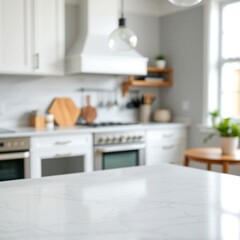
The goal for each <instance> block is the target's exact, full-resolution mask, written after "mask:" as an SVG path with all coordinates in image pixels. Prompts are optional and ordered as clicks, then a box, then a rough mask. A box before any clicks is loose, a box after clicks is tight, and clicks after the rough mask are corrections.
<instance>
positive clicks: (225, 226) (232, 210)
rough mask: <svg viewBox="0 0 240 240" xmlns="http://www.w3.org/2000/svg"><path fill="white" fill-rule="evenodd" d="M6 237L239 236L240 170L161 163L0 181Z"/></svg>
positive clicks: (0, 223) (181, 239) (212, 239)
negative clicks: (230, 171) (223, 171)
mask: <svg viewBox="0 0 240 240" xmlns="http://www.w3.org/2000/svg"><path fill="white" fill-rule="evenodd" d="M0 239H1V240H34V239H36V240H123V239H124V240H175V239H177V240H208V239H209V240H220V239H226V240H229V239H231V240H235V239H236V240H239V239H240V178H239V177H236V176H232V175H227V174H219V173H215V172H207V171H204V170H196V169H191V168H186V167H179V166H173V165H162V166H158V167H156V166H155V167H133V168H126V169H117V170H109V171H99V172H93V173H82V174H81V173H80V174H73V175H65V176H58V177H47V178H43V179H33V180H18V181H9V182H2V183H0Z"/></svg>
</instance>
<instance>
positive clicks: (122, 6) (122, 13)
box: [121, 0, 124, 18]
mask: <svg viewBox="0 0 240 240" xmlns="http://www.w3.org/2000/svg"><path fill="white" fill-rule="evenodd" d="M121 18H124V0H121Z"/></svg>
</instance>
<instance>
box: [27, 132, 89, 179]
mask: <svg viewBox="0 0 240 240" xmlns="http://www.w3.org/2000/svg"><path fill="white" fill-rule="evenodd" d="M30 153H31V177H32V178H40V177H47V176H55V175H63V174H71V173H80V172H91V171H92V169H93V161H92V135H91V134H66V135H65V134H64V135H58V136H43V137H33V138H31V149H30Z"/></svg>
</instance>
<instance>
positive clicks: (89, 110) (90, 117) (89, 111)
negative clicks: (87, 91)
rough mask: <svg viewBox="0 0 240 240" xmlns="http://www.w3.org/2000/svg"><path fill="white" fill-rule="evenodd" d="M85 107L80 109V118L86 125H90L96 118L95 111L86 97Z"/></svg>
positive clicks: (88, 97)
mask: <svg viewBox="0 0 240 240" xmlns="http://www.w3.org/2000/svg"><path fill="white" fill-rule="evenodd" d="M86 100H87V106H86V107H83V108H82V118H83V119H84V120H85V121H86V122H87V123H88V124H92V123H93V121H94V120H95V119H96V117H97V111H96V109H95V108H94V107H92V106H91V97H90V96H89V95H88V96H87V97H86Z"/></svg>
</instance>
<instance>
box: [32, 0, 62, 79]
mask: <svg viewBox="0 0 240 240" xmlns="http://www.w3.org/2000/svg"><path fill="white" fill-rule="evenodd" d="M64 6H65V5H64V0H34V54H35V57H34V59H35V63H34V68H35V73H37V74H43V75H63V73H64V54H65V51H64V46H65V41H64V25H65V24H64Z"/></svg>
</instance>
